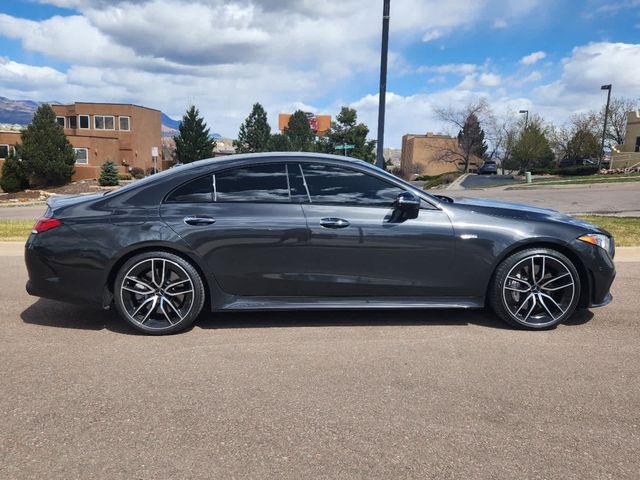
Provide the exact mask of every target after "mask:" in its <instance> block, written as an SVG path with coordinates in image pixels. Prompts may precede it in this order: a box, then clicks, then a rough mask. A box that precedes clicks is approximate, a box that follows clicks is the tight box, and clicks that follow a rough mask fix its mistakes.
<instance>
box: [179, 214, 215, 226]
mask: <svg viewBox="0 0 640 480" xmlns="http://www.w3.org/2000/svg"><path fill="white" fill-rule="evenodd" d="M184 223H186V224H187V225H211V224H212V223H216V219H215V218H211V217H198V216H197V215H190V216H188V217H184Z"/></svg>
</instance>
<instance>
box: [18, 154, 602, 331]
mask: <svg viewBox="0 0 640 480" xmlns="http://www.w3.org/2000/svg"><path fill="white" fill-rule="evenodd" d="M613 255H614V242H613V239H612V238H611V235H609V234H608V233H607V232H606V231H604V230H602V229H600V228H598V227H596V226H594V225H591V224H588V223H585V222H582V221H580V220H577V219H574V218H571V217H568V216H566V215H563V214H561V213H558V212H556V211H553V210H545V209H540V208H535V207H528V206H523V205H516V204H508V203H500V202H490V201H482V200H456V201H455V202H454V201H453V200H451V199H450V198H447V197H444V196H432V195H429V194H427V193H425V192H424V191H421V190H418V189H416V188H415V187H413V186H412V185H410V184H409V183H406V182H404V181H402V180H400V179H398V178H396V177H394V176H393V175H390V174H388V173H386V172H384V171H382V170H380V169H378V168H376V167H373V166H371V165H369V164H367V163H364V162H361V161H357V160H352V159H345V158H344V157H336V156H330V155H314V154H303V153H270V154H253V155H237V156H232V157H226V158H224V159H217V158H216V159H211V160H202V161H199V162H195V163H192V164H189V165H185V166H181V167H179V168H175V169H171V170H168V171H165V172H162V173H160V174H157V175H154V176H152V177H148V178H146V179H144V180H141V181H139V182H136V183H133V184H131V185H128V186H126V187H123V188H120V189H118V190H115V191H113V192H109V193H106V194H99V195H91V196H80V197H72V198H65V199H60V200H53V201H51V202H50V204H49V208H48V210H47V213H46V215H45V217H43V218H42V219H40V220H39V221H38V222H37V223H36V225H35V226H34V229H33V232H32V234H31V236H30V237H29V240H28V241H27V245H26V254H25V258H26V264H27V269H28V271H29V281H28V283H27V291H28V292H29V293H30V294H32V295H36V296H41V297H48V298H53V299H58V300H64V301H69V302H87V303H93V304H96V305H102V306H103V307H105V308H109V307H111V306H112V305H114V306H115V308H116V309H117V311H118V312H119V313H120V315H121V316H122V318H123V319H124V320H126V321H127V322H128V323H129V324H131V325H132V326H133V327H134V328H136V329H138V330H141V331H143V332H146V333H151V334H166V333H172V332H177V331H179V330H183V329H184V328H186V327H187V326H189V325H190V324H191V323H192V322H193V321H194V320H195V319H196V317H197V316H198V315H199V314H200V312H201V311H202V310H203V308H206V309H210V310H211V311H214V312H215V311H221V310H270V309H346V308H350V309H365V308H393V309H398V308H482V307H484V306H485V305H490V306H491V307H492V308H493V309H494V311H495V312H496V313H497V314H498V315H499V316H500V317H501V318H502V319H504V320H505V321H507V322H508V323H510V324H511V325H514V326H517V327H522V328H528V329H544V328H550V327H553V326H555V325H557V324H558V323H560V322H562V321H564V320H566V319H567V318H569V317H570V316H571V315H572V314H573V312H574V311H575V309H576V308H589V307H596V306H601V305H605V304H607V303H608V302H609V301H610V300H611V295H610V293H609V288H610V286H611V283H612V281H613V278H614V276H615V269H614V264H613Z"/></svg>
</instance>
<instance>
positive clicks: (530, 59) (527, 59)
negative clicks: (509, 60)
mask: <svg viewBox="0 0 640 480" xmlns="http://www.w3.org/2000/svg"><path fill="white" fill-rule="evenodd" d="M546 56H547V54H546V53H545V52H543V51H539V52H533V53H530V54H529V55H525V56H524V57H522V58H521V59H520V63H521V64H523V65H533V64H534V63H536V62H538V61H540V60H542V59H543V58H545V57H546Z"/></svg>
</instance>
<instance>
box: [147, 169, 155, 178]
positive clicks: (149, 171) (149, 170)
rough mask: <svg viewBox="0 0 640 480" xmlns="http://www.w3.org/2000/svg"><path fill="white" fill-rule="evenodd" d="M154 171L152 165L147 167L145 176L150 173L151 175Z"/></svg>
mask: <svg viewBox="0 0 640 480" xmlns="http://www.w3.org/2000/svg"><path fill="white" fill-rule="evenodd" d="M154 173H156V172H155V171H154V169H153V167H149V168H147V171H146V174H147V175H146V176H147V177H148V176H150V175H153V174H154Z"/></svg>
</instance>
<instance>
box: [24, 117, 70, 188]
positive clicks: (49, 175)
mask: <svg viewBox="0 0 640 480" xmlns="http://www.w3.org/2000/svg"><path fill="white" fill-rule="evenodd" d="M21 139H22V144H21V145H20V146H19V148H18V151H19V157H20V158H21V159H22V168H23V171H24V173H25V175H26V177H27V178H28V179H29V182H30V183H31V184H32V185H33V186H47V185H64V184H65V183H68V182H69V181H70V180H71V177H72V176H73V171H74V165H75V163H76V156H75V153H74V151H73V147H72V146H71V143H69V140H68V139H67V136H66V135H65V134H64V130H63V128H62V127H61V126H60V125H59V124H58V123H57V122H56V114H55V112H54V111H53V109H52V108H51V106H49V105H41V106H40V107H38V109H37V110H36V112H35V113H34V114H33V120H32V122H31V125H29V126H28V127H27V128H25V129H24V130H23V131H22V135H21Z"/></svg>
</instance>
